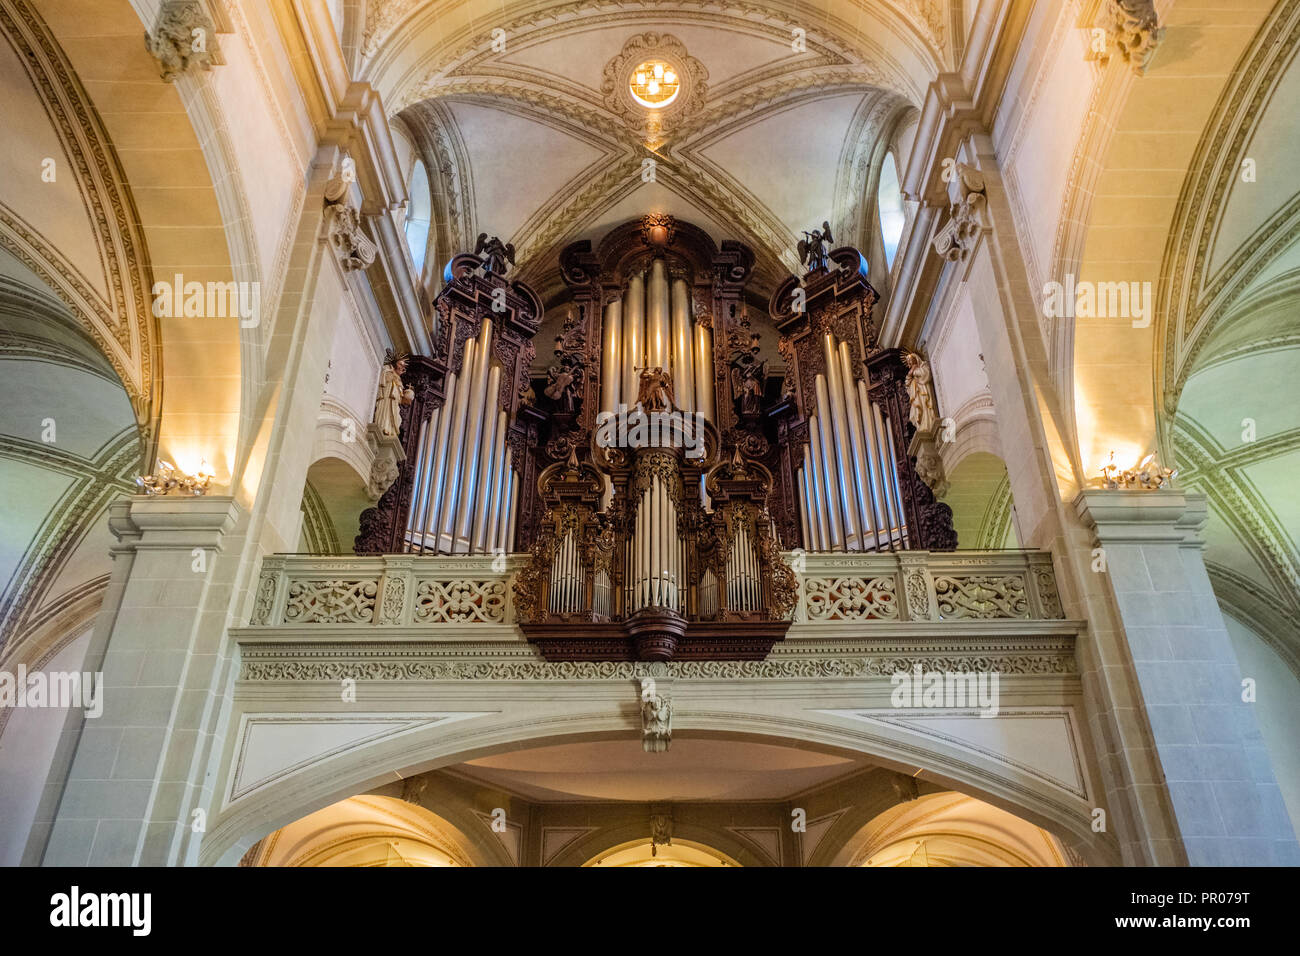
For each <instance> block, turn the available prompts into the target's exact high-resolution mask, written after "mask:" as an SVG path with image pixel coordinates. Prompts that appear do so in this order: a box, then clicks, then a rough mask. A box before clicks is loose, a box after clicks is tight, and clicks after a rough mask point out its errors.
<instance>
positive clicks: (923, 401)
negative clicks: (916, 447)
mask: <svg viewBox="0 0 1300 956" xmlns="http://www.w3.org/2000/svg"><path fill="white" fill-rule="evenodd" d="M903 362H904V364H905V365H907V368H908V372H907V382H906V385H907V398H908V404H909V406H910V407H909V410H908V413H907V417H908V420H909V421H910V422H911V423H912V424H913V425H915V426H916V430H917V431H918V432H922V433H924V432H932V431H934V429H935V427H936V426H937V425H938V424H939V411H938V409H936V408H935V406H934V392H933V391H931V388H930V382H931V379H932V376H931V374H930V363H929V362H927V361H926V360H925V359H923V358H921V356H919V355H917V354H916V353H915V352H908V353H906V354H905V355H904V356H903Z"/></svg>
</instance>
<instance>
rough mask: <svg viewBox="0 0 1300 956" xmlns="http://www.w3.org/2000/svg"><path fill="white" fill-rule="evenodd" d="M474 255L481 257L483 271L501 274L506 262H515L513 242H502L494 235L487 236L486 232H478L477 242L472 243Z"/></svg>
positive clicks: (511, 263)
mask: <svg viewBox="0 0 1300 956" xmlns="http://www.w3.org/2000/svg"><path fill="white" fill-rule="evenodd" d="M474 255H476V256H482V257H483V271H484V272H495V273H496V274H497V275H499V276H503V275H505V274H506V269H507V266H506V263H507V262H508V263H510V265H514V264H515V244H514V243H513V242H510V243H505V242H502V241H501V240H500V239H498V238H497V237H496V236H490V237H489V236H488V234H487V233H486V232H480V233H479V234H478V242H477V243H475V244H474Z"/></svg>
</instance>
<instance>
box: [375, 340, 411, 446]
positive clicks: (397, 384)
mask: <svg viewBox="0 0 1300 956" xmlns="http://www.w3.org/2000/svg"><path fill="white" fill-rule="evenodd" d="M405 374H406V356H405V355H398V354H397V353H396V352H394V351H393V350H392V349H388V350H387V351H386V352H385V353H384V369H383V371H382V372H380V373H379V395H378V396H377V397H376V398H375V426H376V427H377V428H378V429H379V433H380V434H381V435H383V436H384V437H385V438H396V437H397V433H398V431H400V430H401V427H402V406H403V405H410V404H411V402H413V401H415V391H414V390H413V389H409V388H403V387H402V376H403V375H405Z"/></svg>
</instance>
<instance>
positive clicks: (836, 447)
mask: <svg viewBox="0 0 1300 956" xmlns="http://www.w3.org/2000/svg"><path fill="white" fill-rule="evenodd" d="M823 351H824V357H825V363H826V368H825V372H824V373H823V374H820V375H818V376H817V377H816V378H815V380H814V383H815V392H816V407H815V410H814V411H813V412H812V413H811V414H810V415H809V417H808V445H807V447H806V448H805V449H804V455H803V467H802V468H801V469H799V470H798V475H797V479H798V482H797V483H798V488H799V496H800V498H801V501H800V518H801V519H802V521H803V525H804V540H805V541H806V542H808V546H809V547H810V548H814V549H817V550H831V551H838V550H840V549H841V548H847V549H848V550H850V551H857V550H872V549H885V548H887V549H889V550H894V549H895V548H897V547H900V546H901V547H906V542H907V527H906V520H905V515H906V511H905V510H904V507H903V495H902V489H901V487H900V485H899V479H898V463H899V453H898V450H897V448H896V443H895V435H894V433H893V432H892V431H891V430H890V427H889V426H890V421H889V416H888V415H887V414H886V413H885V412H884V410H883V409H882V408H881V407H880V406H879V405H878V404H876V403H875V402H873V401H871V395H870V391H869V389H868V387H867V383H866V382H863V381H855V379H854V375H853V360H852V354H851V351H850V349H849V346H848V343H846V342H838V341H837V340H836V338H835V336H834V335H832V334H830V333H827V334H826V337H825V339H824V341H823ZM755 560H757V559H755ZM757 567H758V566H757V564H755V571H756V572H757Z"/></svg>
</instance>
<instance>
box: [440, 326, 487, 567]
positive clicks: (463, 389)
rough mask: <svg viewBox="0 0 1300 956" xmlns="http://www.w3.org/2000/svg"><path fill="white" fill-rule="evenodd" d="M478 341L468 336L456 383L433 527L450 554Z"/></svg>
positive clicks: (441, 547) (441, 545)
mask: <svg viewBox="0 0 1300 956" xmlns="http://www.w3.org/2000/svg"><path fill="white" fill-rule="evenodd" d="M477 350H478V343H477V342H475V341H474V340H472V339H471V340H469V341H467V342H466V343H465V358H464V361H463V362H462V363H461V376H460V381H459V382H457V383H456V394H455V395H454V396H453V398H452V402H453V404H452V413H451V414H452V432H451V434H450V435H449V436H448V441H449V442H450V444H449V445H448V446H447V480H446V483H445V484H444V485H443V486H442V487H443V495H442V497H441V498H440V500H439V502H438V520H437V523H436V525H435V527H434V531H435V533H436V534H437V535H438V550H439V551H442V552H444V553H446V554H450V553H451V550H452V540H451V525H452V518H453V517H454V516H455V509H456V501H455V498H456V494H457V493H458V492H459V491H460V478H461V471H462V468H463V465H462V450H463V447H464V443H465V428H466V426H467V422H468V418H469V395H470V384H471V383H472V382H473V379H474V355H475V353H476V352H477Z"/></svg>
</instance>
